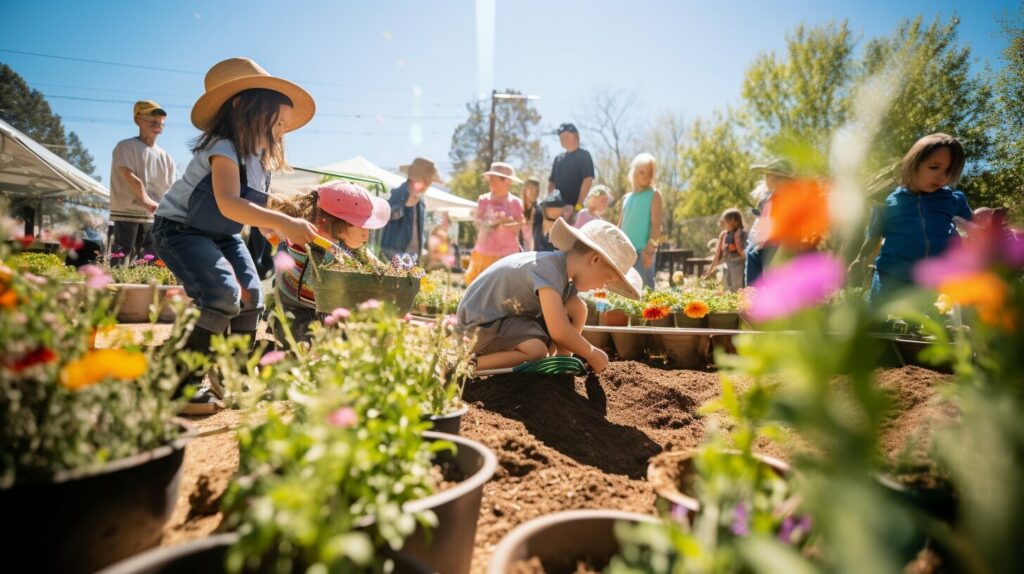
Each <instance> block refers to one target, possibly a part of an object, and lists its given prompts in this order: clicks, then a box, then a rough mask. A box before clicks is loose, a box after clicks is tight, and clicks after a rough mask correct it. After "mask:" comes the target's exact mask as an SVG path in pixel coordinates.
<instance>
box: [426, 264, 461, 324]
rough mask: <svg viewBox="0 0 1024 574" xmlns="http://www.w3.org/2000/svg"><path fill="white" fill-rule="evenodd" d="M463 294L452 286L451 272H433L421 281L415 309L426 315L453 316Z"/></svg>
mask: <svg viewBox="0 0 1024 574" xmlns="http://www.w3.org/2000/svg"><path fill="white" fill-rule="evenodd" d="M463 293H464V290H463V289H460V288H458V287H456V286H455V285H452V284H451V274H450V273H449V272H447V271H444V270H441V269H439V270H436V271H431V272H430V273H429V274H427V275H424V276H423V277H422V278H421V279H420V290H419V292H418V293H416V299H415V302H414V308H415V309H416V311H417V312H418V313H422V314H425V315H452V314H454V313H455V311H456V310H457V309H458V308H459V301H461V300H462V294H463Z"/></svg>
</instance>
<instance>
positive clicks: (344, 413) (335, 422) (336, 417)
mask: <svg viewBox="0 0 1024 574" xmlns="http://www.w3.org/2000/svg"><path fill="white" fill-rule="evenodd" d="M357 422H359V416H358V415H357V414H356V411H355V410H353V409H352V407H341V408H340V409H338V410H336V411H334V412H333V413H331V414H330V415H329V416H328V417H327V424H329V425H331V426H336V427H339V428H352V427H354V426H356V423H357Z"/></svg>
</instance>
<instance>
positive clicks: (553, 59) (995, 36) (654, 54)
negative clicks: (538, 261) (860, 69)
mask: <svg viewBox="0 0 1024 574" xmlns="http://www.w3.org/2000/svg"><path fill="white" fill-rule="evenodd" d="M492 1H493V3H494V4H493V5H494V10H495V13H496V20H495V22H496V25H495V29H494V51H493V64H492V65H484V66H482V67H481V66H480V58H478V42H477V15H476V13H477V2H474V0H439V1H430V2H428V1H419V2H414V1H389V0H379V1H373V2H371V1H358V2H349V1H346V2H338V1H335V2H327V1H323V2H302V1H294V2H288V3H284V2H268V1H265V0H250V1H247V2H236V1H221V2H198V1H191V0H190V1H176V0H172V1H170V2H148V1H133V2H80V1H78V2H70V1H63V2H47V1H44V0H34V1H32V2H27V1H15V0H0V50H13V51H22V52H35V53H39V54H52V55H57V56H70V57H76V58H84V59H91V60H100V61H106V62H116V63H124V64H132V65H140V66H152V67H157V68H166V69H171V70H179V71H181V72H184V73H180V72H176V71H175V72H172V71H157V70H146V69H138V68H129V67H119V66H111V65H102V64H94V63H85V62H75V61H68V60H63V59H52V58H43V57H37V56H29V55H25V54H15V53H10V52H4V51H0V62H4V63H6V64H8V65H10V66H11V67H13V68H14V69H15V71H17V72H18V73H20V74H21V75H22V76H23V77H24V78H25V80H26V81H28V83H29V84H30V85H31V86H32V87H34V88H36V89H39V90H40V91H42V92H43V93H45V94H47V95H48V96H49V101H50V105H51V106H52V107H53V108H54V110H55V111H56V112H57V113H59V114H61V115H62V116H63V117H64V118H65V120H64V121H65V124H66V125H67V126H68V127H69V128H70V129H72V130H74V131H75V132H77V133H78V134H79V136H81V138H82V141H83V142H84V143H85V145H86V147H88V149H89V151H90V152H91V153H92V155H93V156H94V158H95V163H96V166H97V170H96V173H97V174H99V175H101V176H102V177H103V180H104V181H106V180H107V179H108V178H109V172H110V152H111V150H112V149H113V146H114V145H115V144H116V143H117V142H118V141H119V140H121V139H124V138H126V137H131V136H132V135H134V134H135V128H134V126H133V125H132V124H131V103H132V102H134V101H135V100H136V99H140V98H151V99H155V100H157V101H158V102H160V103H161V104H162V105H164V106H165V107H166V108H167V110H168V112H169V113H170V117H169V118H168V126H167V129H166V130H165V132H164V134H163V135H162V136H161V138H160V140H159V141H158V143H159V145H160V146H161V147H163V148H164V149H166V150H167V151H169V152H170V153H171V154H172V156H173V157H174V158H175V161H176V162H178V164H179V166H183V165H184V163H186V162H187V161H188V159H189V157H190V154H189V152H188V149H187V146H188V140H189V139H190V138H192V137H194V136H195V135H196V133H197V132H196V130H195V129H194V128H192V126H191V124H190V123H189V120H188V113H189V109H190V108H191V105H192V103H193V102H194V101H195V99H196V98H197V97H198V96H199V94H200V93H201V92H202V80H203V74H204V73H205V72H206V70H207V69H208V68H209V67H210V66H211V65H212V64H214V63H216V62H217V61H219V60H221V59H224V58H227V57H231V56H247V57H250V58H253V59H254V60H256V61H257V62H258V63H259V64H260V65H262V66H263V67H264V68H266V69H267V70H268V71H270V72H271V73H272V74H275V75H280V76H282V77H285V78H288V79H291V80H293V81H296V82H298V83H300V84H302V85H303V86H304V87H306V88H307V89H308V90H309V91H310V92H311V93H312V94H313V96H314V98H316V100H317V104H318V112H317V117H316V118H314V119H313V121H312V122H311V123H310V124H309V125H308V126H306V127H305V128H303V129H302V130H300V131H298V132H295V133H294V134H292V135H290V136H289V138H288V140H287V145H288V159H289V161H290V162H291V163H292V164H294V165H299V166H314V165H320V164H324V163H329V162H332V161H337V160H341V159H345V158H348V157H351V156H354V155H356V154H361V155H364V156H366V157H367V158H369V159H370V160H371V161H373V162H375V163H377V164H378V165H381V166H383V167H387V168H394V167H395V166H397V165H399V164H401V163H408V161H409V160H411V159H412V158H413V157H414V156H416V155H424V156H427V157H432V158H434V159H436V160H437V161H438V162H439V163H440V164H441V166H442V168H447V167H448V148H449V145H450V142H451V135H452V131H453V129H454V128H455V126H456V125H458V124H459V123H460V122H461V121H463V120H464V119H465V117H466V113H465V104H466V102H468V101H470V100H472V99H474V98H476V97H477V96H478V94H479V93H480V92H481V91H489V88H490V84H489V82H488V76H489V75H490V74H488V73H487V71H488V70H490V73H492V74H493V82H494V87H497V88H498V89H499V90H501V89H504V88H513V89H518V90H520V91H523V92H525V93H529V94H537V95H540V96H541V98H542V99H541V100H539V101H538V102H537V107H538V109H539V110H540V112H541V114H542V115H543V120H544V124H545V126H546V127H552V128H553V127H554V126H556V125H557V124H558V123H560V122H562V121H568V120H573V119H575V118H578V117H579V116H580V114H581V113H582V112H583V108H584V105H585V104H586V102H587V99H588V98H589V97H590V95H591V94H592V93H593V91H594V90H595V89H599V88H604V89H608V90H612V91H630V90H632V91H635V92H636V93H637V95H638V99H637V107H636V109H635V110H634V116H635V117H636V118H637V120H638V121H642V122H646V121H650V119H651V118H653V117H654V116H655V115H656V114H657V113H658V112H661V111H665V110H668V111H673V112H678V113H681V114H683V115H684V116H685V117H686V118H687V119H693V118H694V117H696V116H699V115H704V114H707V113H708V112H710V111H711V110H713V109H715V108H718V107H723V106H725V105H728V104H730V103H733V102H736V101H738V100H739V94H740V86H741V82H742V77H743V72H744V69H745V68H746V66H747V65H748V64H749V63H750V62H751V61H752V60H753V58H754V57H755V56H756V55H757V54H758V53H760V52H764V51H771V50H782V49H783V48H784V45H785V33H786V31H787V30H789V29H792V28H793V27H794V26H796V25H797V24H798V23H804V24H808V25H817V24H822V23H825V22H828V21H829V20H839V19H844V18H845V19H848V20H849V22H850V25H851V28H852V29H853V30H854V32H855V33H856V34H857V35H858V37H860V38H870V37H873V36H877V35H881V34H886V33H889V32H890V31H891V30H892V29H893V28H894V27H895V26H896V24H897V23H898V22H899V21H900V19H902V18H908V17H913V16H916V15H918V14H923V15H924V16H925V17H926V18H927V19H931V18H933V17H935V16H940V17H942V18H943V19H947V18H948V17H949V16H950V15H952V14H953V13H956V14H957V15H958V16H959V17H960V19H961V25H960V28H959V32H960V39H961V41H962V42H966V43H968V44H970V46H971V47H972V50H973V57H974V58H975V60H976V62H975V65H976V66H978V68H977V69H979V70H980V69H982V68H981V66H984V65H985V64H986V63H988V64H991V65H992V66H996V67H997V66H998V65H999V61H998V57H999V52H1000V51H1001V50H1002V48H1003V39H1002V37H1001V36H1000V35H999V33H998V32H999V26H998V21H997V18H998V17H999V16H1000V15H1001V14H1003V13H1004V12H1005V11H1008V10H1015V9H1017V7H1018V6H1019V3H1018V2H1017V1H1013V0H998V1H997V0H993V1H980V0H975V1H973V2H971V1H936V2H927V3H926V2H912V1H907V0H860V1H858V2H848V1H844V2H838V1H831V0H828V1H825V0H816V1H815V0H787V1H778V2H752V1H751V2H736V1H709V0H704V1H695V0H686V1H682V0H681V1H675V2H669V1H645V2H625V1H619V2H614V1H610V0H590V1H575V0H573V1H552V0H546V1H537V0H511V1H510V0H484V5H487V4H490V3H491V2H492ZM482 52H483V53H486V52H487V50H483V51H482ZM485 60H486V59H485ZM481 70H483V71H484V73H483V74H481V73H480V72H481ZM58 96H60V97H58ZM92 100H100V101H92ZM357 116H358V117H357ZM583 142H584V147H586V146H587V134H586V133H583ZM548 145H549V147H550V149H552V150H554V149H555V148H556V146H557V141H556V139H555V137H554V136H550V137H549V138H548Z"/></svg>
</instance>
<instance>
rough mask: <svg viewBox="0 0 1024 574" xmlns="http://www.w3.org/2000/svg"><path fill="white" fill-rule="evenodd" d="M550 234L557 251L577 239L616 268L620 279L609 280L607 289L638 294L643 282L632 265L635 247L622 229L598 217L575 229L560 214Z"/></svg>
mask: <svg viewBox="0 0 1024 574" xmlns="http://www.w3.org/2000/svg"><path fill="white" fill-rule="evenodd" d="M549 236H550V238H551V244H552V245H554V246H555V248H556V249H558V250H560V251H569V250H570V249H572V247H573V245H575V244H576V242H577V241H582V242H583V243H584V244H585V245H586V246H587V247H590V248H591V249H593V250H594V251H596V252H597V254H598V255H600V256H601V258H602V259H604V260H605V262H606V263H608V265H611V267H612V269H615V271H616V272H618V274H619V280H618V281H616V282H615V283H609V284H608V289H609V290H610V291H612V292H614V293H618V294H619V295H622V296H624V297H629V298H630V299H639V298H640V293H641V292H642V291H643V283H644V282H643V279H641V278H640V274H639V273H637V271H636V269H633V264H634V263H636V249H634V248H633V244H632V243H630V242H629V237H626V234H625V233H623V231H622V230H621V229H619V228H618V227H616V226H615V225H613V224H611V223H608V222H607V221H602V220H600V219H595V220H592V221H588V222H587V223H586V224H584V225H583V227H581V228H579V229H576V228H575V227H572V226H571V225H569V224H567V223H566V222H565V220H564V219H562V218H559V219H558V221H556V222H555V226H554V227H552V228H551V232H550V234H549Z"/></svg>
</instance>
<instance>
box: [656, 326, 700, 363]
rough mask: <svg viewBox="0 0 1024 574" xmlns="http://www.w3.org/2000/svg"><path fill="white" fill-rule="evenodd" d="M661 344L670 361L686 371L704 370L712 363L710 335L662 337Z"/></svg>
mask: <svg viewBox="0 0 1024 574" xmlns="http://www.w3.org/2000/svg"><path fill="white" fill-rule="evenodd" d="M661 343H662V345H664V347H665V355H666V356H667V357H668V359H669V360H670V361H672V362H673V363H675V364H676V365H678V366H679V367H680V368H684V369H704V368H706V367H707V366H708V363H709V362H710V356H711V355H710V350H711V337H710V336H708V335H689V334H685V335H684V334H679V335H662V336H661Z"/></svg>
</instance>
